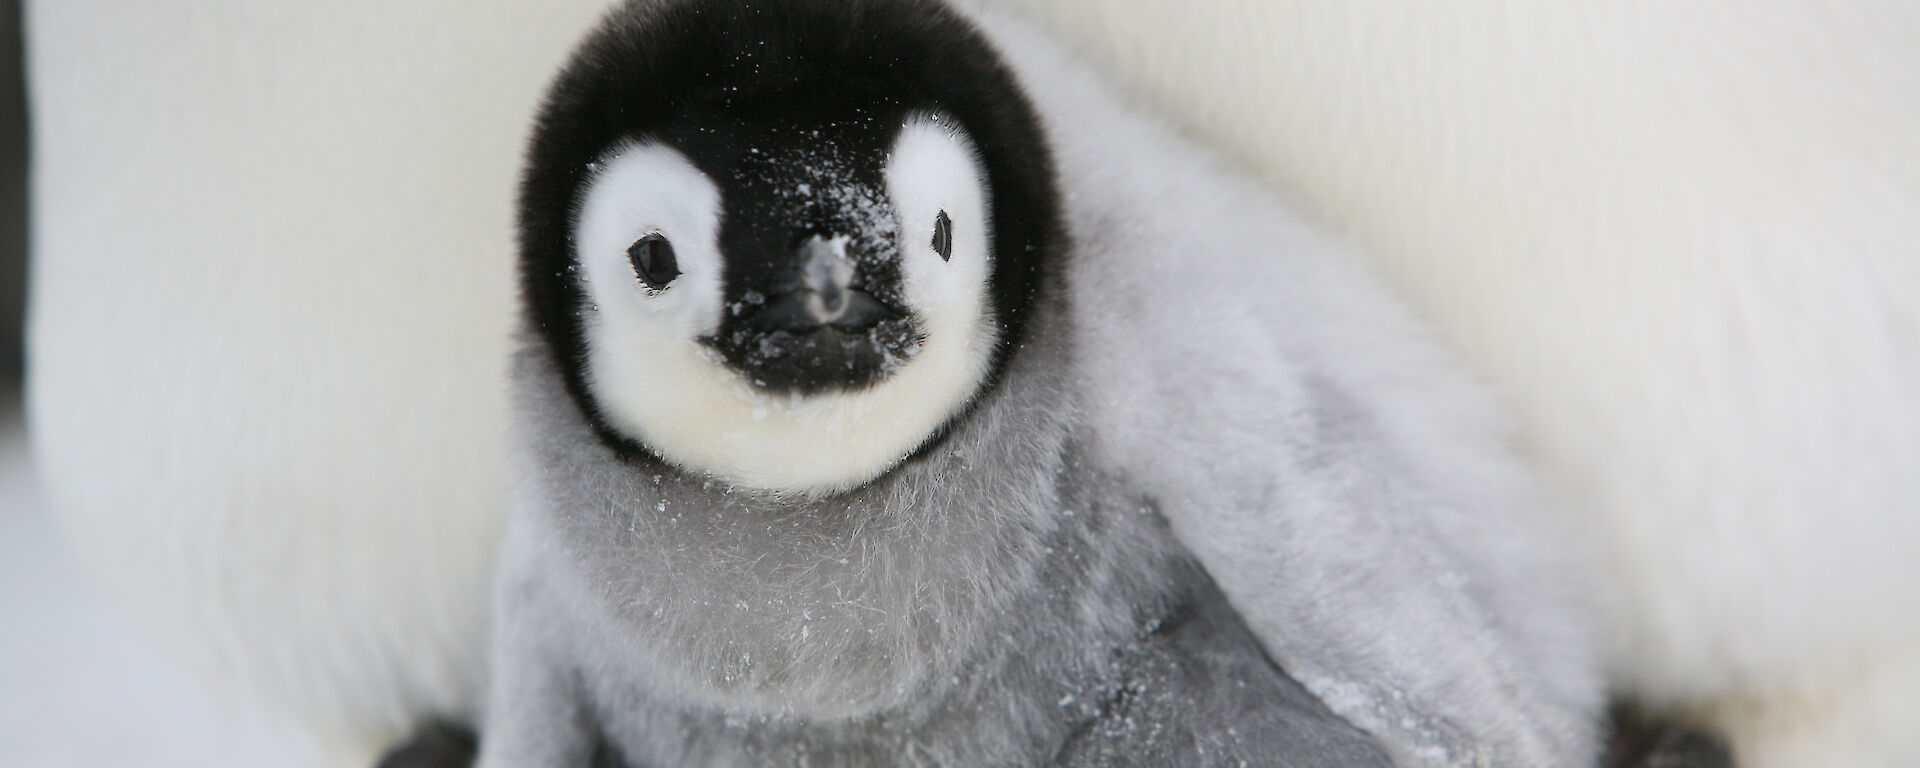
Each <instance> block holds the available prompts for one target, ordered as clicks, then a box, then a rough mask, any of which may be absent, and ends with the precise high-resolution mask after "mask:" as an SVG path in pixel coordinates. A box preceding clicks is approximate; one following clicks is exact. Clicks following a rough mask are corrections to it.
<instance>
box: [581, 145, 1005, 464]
mask: <svg viewBox="0 0 1920 768" xmlns="http://www.w3.org/2000/svg"><path fill="white" fill-rule="evenodd" d="M886 180H887V191H888V194H889V195H890V197H891V198H892V200H893V202H894V206H895V209H896V211H897V213H898V215H899V217H900V221H899V224H900V226H899V231H900V233H901V234H900V243H899V250H900V254H901V258H902V259H903V260H904V263H903V264H902V265H901V266H902V269H901V273H902V275H903V279H904V280H905V286H904V288H905V294H906V301H907V305H908V306H906V307H903V309H905V310H906V311H908V312H910V313H912V314H913V316H914V318H915V320H916V322H917V323H918V328H919V329H920V330H921V332H922V333H923V334H924V335H925V341H924V343H922V344H921V345H920V349H919V351H918V352H917V354H915V355H913V356H912V357H909V358H907V359H905V360H904V361H902V362H901V364H900V365H899V366H898V367H897V368H895V369H894V370H893V371H892V372H891V373H889V374H888V375H887V376H886V377H885V378H882V379H881V380H879V381H878V382H876V383H874V384H872V385H871V386H868V387H865V388H862V389H858V390H832V391H827V392H823V393H820V394H814V395H799V394H787V393H773V392H768V391H766V390H763V389H759V388H756V387H755V386H753V383H752V382H751V381H749V380H747V378H746V377H745V376H743V375H741V374H740V373H739V372H738V371H736V370H734V369H733V368H731V367H729V366H727V365H726V364H725V363H724V362H723V361H722V360H721V358H720V356H719V355H718V354H717V353H716V352H714V351H713V350H711V349H710V348H708V347H707V346H706V345H705V344H703V343H701V341H700V340H701V339H702V338H703V337H707V336H710V335H712V334H714V333H715V332H716V330H717V329H718V327H719V324H720V320H721V314H722V313H723V312H725V311H728V307H727V298H726V297H725V296H724V287H723V285H722V272H723V269H722V268H723V265H724V264H725V254H722V253H720V251H719V233H720V232H719V231H720V214H721V212H720V191H719V189H718V188H717V187H716V186H715V184H714V182H713V181H712V180H711V179H709V178H708V177H707V176H706V175H705V174H704V173H702V172H700V170H699V169H697V168H695V167H694V166H693V164H692V163H690V162H688V161H687V159H686V158H685V157H683V156H681V155H680V153H679V152H677V151H676V150H674V149H672V148H670V147H667V146H664V145H660V144H655V143H638V144H635V143H630V144H625V145H622V146H619V147H616V148H615V149H614V150H612V151H611V152H609V153H608V154H607V155H606V157H605V159H604V160H602V161H601V162H600V163H599V167H598V168H597V170H596V171H595V174H594V177H593V178H592V179H591V180H590V181H588V182H587V185H586V187H585V190H584V192H583V193H582V195H581V198H580V205H579V207H578V210H577V212H576V215H575V220H574V235H575V237H574V247H575V252H574V258H575V259H576V261H577V262H578V264H579V268H580V270H581V277H582V282H583V284H584V288H585V293H586V301H585V302H584V304H583V306H582V307H581V312H582V327H583V328H584V332H585V334H586V347H587V365H586V370H585V371H584V372H583V373H584V377H585V380H586V382H587V388H588V389H589V391H590V392H591V393H592V395H593V398H594V400H595V402H596V404H597V405H598V407H599V411H600V413H601V415H602V417H603V418H605V419H606V420H607V421H608V423H609V424H610V425H611V426H613V427H614V428H616V429H618V430H620V431H621V432H624V433H626V434H627V435H629V436H631V437H633V438H634V439H635V440H637V441H638V442H640V443H641V444H643V445H645V446H647V447H648V448H649V449H651V450H652V451H653V452H654V453H656V454H658V455H659V456H661V457H662V458H664V459H666V460H667V461H669V462H672V463H674V464H675V465H678V466H680V467H682V468H684V469H687V470H689V471H694V472H704V473H709V474H712V475H714V476H716V477H718V478H719V479H721V480H723V481H726V482H728V483H730V484H732V485H735V486H738V487H742V488H748V489H753V490H757V491H763V492H770V493H776V494H799V495H807V496H819V495H825V494H829V493H834V492H837V491H842V490H846V489H849V488H853V487H855V486H858V485H860V484H862V483H865V482H867V481H869V480H872V479H873V478H875V477H877V476H879V475H880V474H881V473H883V472H885V471H886V470H888V469H889V468H891V467H893V466H894V465H895V464H898V463H899V462H900V461H901V460H902V459H904V458H905V457H906V456H907V455H909V454H911V453H912V452H913V451H914V449H916V448H918V447H919V446H920V445H921V444H923V443H924V442H926V440H927V439H928V438H929V437H930V436H931V435H932V434H933V432H934V430H936V429H939V428H940V426H941V425H942V424H944V423H945V422H946V421H947V420H948V419H949V418H951V417H952V416H953V415H954V414H955V413H957V412H958V411H959V410H960V409H961V408H963V407H965V406H966V404H967V402H968V401H969V400H970V399H971V398H972V397H973V396H974V394H975V393H976V392H977V391H978V390H979V388H980V385H981V383H982V382H983V381H984V379H985V377H986V374H987V369H988V366H989V363H990V362H991V359H992V355H993V348H994V344H995V342H996V341H997V339H996V338H995V335H994V328H993V324H992V323H991V322H989V319H990V318H989V308H988V299H987V283H988V280H989V278H990V275H991V273H992V265H991V263H990V259H991V258H992V253H991V248H990V243H991V241H990V239H989V235H990V230H989V222H988V220H987V216H986V205H987V191H986V184H985V177H984V174H983V173H982V171H981V168H980V165H979V162H978V159H977V158H976V156H975V154H974V150H973V147H972V143H971V142H970V141H969V140H968V139H967V138H966V137H965V135H964V134H962V133H961V132H960V131H959V130H958V129H954V128H949V127H947V126H946V125H945V124H944V123H942V122H940V121H939V120H937V119H935V118H930V117H919V118H915V119H913V120H911V121H909V123H908V125H907V126H906V127H905V128H904V129H903V131H902V133H901V134H900V137H899V139H898V140H897V141H896V143H895V146H894V148H893V151H892V152H891V153H890V156H889V162H888V166H887V169H886ZM943 211H944V212H945V214H946V218H947V220H948V226H947V227H946V231H947V235H948V237H949V240H950V242H951V248H950V253H951V258H950V259H948V258H942V256H941V254H940V253H939V252H938V251H936V249H935V244H934V238H935V228H936V220H938V219H939V218H940V214H941V213H942V212H943ZM649 235H658V236H660V237H663V238H665V239H666V240H667V241H668V242H670V243H671V244H672V251H673V254H674V257H675V261H676V263H677V264H676V266H677V269H678V271H679V275H678V276H677V277H675V278H674V279H673V280H672V281H671V282H669V283H667V285H666V287H665V288H664V289H660V290H654V289H651V288H650V287H649V286H648V285H647V284H645V283H643V282H642V281H641V280H640V278H639V277H638V276H637V275H636V274H635V268H634V265H633V263H632V259H631V258H630V256H629V253H628V252H629V249H631V248H632V247H633V246H634V244H635V243H636V242H637V241H639V240H641V239H642V238H645V237H647V236H649Z"/></svg>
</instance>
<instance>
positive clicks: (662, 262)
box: [627, 232, 680, 291]
mask: <svg viewBox="0 0 1920 768" xmlns="http://www.w3.org/2000/svg"><path fill="white" fill-rule="evenodd" d="M627 259H628V260H630V261H632V262H633V274H635V275H637V276H639V278H640V282H643V283H646V284H647V287H648V288H651V289H653V290H656V291H663V290H666V288H667V284H668V283H671V282H673V279H674V278H676V277H679V276H680V262H679V261H678V260H676V259H674V258H673V243H670V242H667V238H666V236H664V235H662V234H660V233H658V232H654V233H652V234H649V235H647V236H646V237H643V238H640V239H639V240H635V241H634V242H633V247H631V248H628V249H627Z"/></svg>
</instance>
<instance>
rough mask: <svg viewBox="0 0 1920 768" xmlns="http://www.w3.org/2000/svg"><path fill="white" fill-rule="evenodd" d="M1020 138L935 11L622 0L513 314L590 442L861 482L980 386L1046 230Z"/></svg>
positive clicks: (985, 62)
mask: <svg viewBox="0 0 1920 768" xmlns="http://www.w3.org/2000/svg"><path fill="white" fill-rule="evenodd" d="M1052 183H1053V181H1052V178H1051V171H1050V165H1049V163H1048V160H1047V153H1046V150H1045V146H1044V142H1043V139H1042V137H1041V134H1040V130H1039V128H1038V125H1037V123H1036V122H1035V119H1034V117H1033V115H1032V112H1031V110H1030V108H1029V107H1028V106H1027V105H1026V103H1025V101H1024V98H1023V97H1022V96H1021V94H1020V92H1019V89H1018V87H1017V85H1016V84H1015V83H1014V81H1013V80H1012V78H1011V77H1010V76H1009V75H1008V74H1007V73H1006V72H1005V71H1004V70H1003V68H1002V67H1001V65H1000V64H999V63H998V57H997V55H996V54H995V53H994V52H993V51H992V50H991V48H989V47H988V45H987V44H986V43H985V42H984V40H982V39H981V38H980V37H979V35H978V33H977V32H975V31H974V30H973V29H972V27H971V26H970V25H969V24H968V23H967V22H966V21H964V20H963V19H960V18H959V17H957V16H954V15H953V14H952V13H951V12H949V11H947V10H946V9H945V8H944V6H940V5H937V4H934V3H921V2H900V1H898V0H892V1H883V0H854V1H852V2H845V3H818V2H808V1H807V0H753V1H752V2H749V1H748V0H684V1H682V2H669V3H664V4H662V3H648V4H643V3H635V4H631V5H629V6H627V7H625V8H623V9H621V10H619V11H616V12H615V14H614V15H613V16H612V17H611V18H610V20H609V22H608V23H607V24H606V25H605V26H603V27H602V29H601V30H600V31H599V32H598V33H596V34H595V35H594V36H592V37H590V38H589V39H588V41H587V42H586V43H585V44H583V46H582V48H581V50H580V52H579V53H577V54H576V56H575V58H574V60H573V62H572V64H571V65H570V66H569V67H568V69H567V70H566V72H564V73H563V74H562V76H561V78H560V80H559V82H558V83H557V84H556V85H555V86H554V90H553V93H552V95H551V96H550V98H549V101H548V104H547V106H546V109H545V111H544V112H543V114H542V116H541V120H540V122H539V125H538V126H537V128H536V132H535V137H534V142H533V149H532V152H531V155H530V159H529V168H528V172H527V178H526V181H525V184H524V186H523V191H522V199H521V227H522V275H521V276H522V281H523V283H524V286H523V287H524V288H525V294H526V296H527V299H528V312H529V319H530V320H531V321H532V324H533V325H534V327H535V328H536V329H538V330H539V331H540V334H539V338H540V340H542V341H543V342H544V343H545V344H547V345H548V346H549V347H550V348H552V349H553V350H554V351H555V352H556V354H555V358H556V359H558V360H559V361H560V362H561V368H562V369H563V374H564V375H565V376H566V377H567V379H568V391H569V393H570V394H571V396H572V397H573V398H574V399H575V400H576V402H577V403H578V404H579V405H580V406H581V407H582V409H583V411H584V412H585V413H586V414H587V415H588V416H589V418H590V419H591V420H592V421H593V423H594V425H595V426H596V429H597V432H598V434H599V435H600V438H601V439H602V440H603V441H606V442H609V443H611V444H612V445H614V446H615V447H616V448H618V449H621V450H623V451H625V452H627V453H629V454H630V455H633V456H635V457H636V458H641V459H645V458H651V459H657V460H664V461H666V462H668V463H670V464H673V465H676V466H678V467H680V468H682V469H685V470H688V471H693V472H699V473H706V474H710V475H713V476H717V477H718V478H720V479H722V480H724V481H726V482H729V483H732V484H734V485H737V486H743V487H747V488H752V489H756V490H761V491H768V492H774V493H799V494H805V495H816V496H817V495H823V494H827V493H832V492H835V491H840V490H845V489H848V488H852V487H854V486H857V485H859V484H861V483H864V482H867V481H869V480H871V479H873V478H874V477H876V476H878V475H880V474H881V473H883V472H885V471H887V470H888V469H889V468H891V467H893V466H895V465H897V464H898V463H899V462H901V461H902V460H905V459H907V458H909V457H910V456H912V455H913V454H914V453H915V452H916V451H919V450H921V449H923V448H924V447H926V446H927V445H929V444H931V442H933V441H935V440H936V439H937V438H938V436H939V435H940V434H941V433H942V432H943V431H944V429H945V428H946V427H947V426H948V425H949V424H950V423H951V422H952V421H953V420H954V419H955V418H958V417H960V416H961V415H962V414H963V413H964V412H965V411H966V410H967V407H968V405H969V404H970V403H971V402H972V401H973V400H975V399H976V398H977V397H979V396H980V394H981V393H982V392H983V391H985V390H986V389H987V388H988V387H990V386H991V385H992V383H993V382H994V380H995V378H996V376H997V374H998V372H999V371H1000V370H1001V369H1002V367H1003V366H1004V363H1005V360H1006V357H1007V354H1008V350H1009V349H1010V348H1011V346H1012V344H1013V343H1014V342H1017V340H1018V339H1019V337H1020V335H1021V334H1022V333H1023V331H1024V322H1023V320H1024V317H1025V315H1026V310H1027V307H1028V305H1029V304H1030V303H1031V302H1032V301H1033V300H1034V298H1035V293H1036V289H1037V287H1038V285H1039V275H1040V274H1041V271H1042V270H1041V261H1042V259H1043V258H1044V256H1045V255H1046V253H1047V252H1048V251H1050V250H1051V246H1052V243H1053V241H1054V240H1055V239H1056V234H1055V232H1056V230H1057V224H1056V223H1055V222H1056V218H1057V213H1056V212H1055V211H1054V202H1053V193H1052V187H1051V185H1052Z"/></svg>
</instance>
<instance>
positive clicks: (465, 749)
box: [374, 723, 479, 768]
mask: <svg viewBox="0 0 1920 768" xmlns="http://www.w3.org/2000/svg"><path fill="white" fill-rule="evenodd" d="M478 753H479V742H478V740H477V739H476V738H475V737H474V734H473V732H472V731H470V730H467V729H466V728H463V727H460V726H456V725H450V724H447V723H428V724H426V725H422V726H420V728H419V729H418V730H416V731H414V733H413V735H412V736H411V737H408V739H407V740H406V741H404V742H401V743H400V745H399V746H396V747H394V748H393V749H392V750H390V751H388V752H387V754H386V756H385V757H382V758H380V762H379V763H378V764H376V765H375V766H374V768H472V766H473V763H474V760H475V759H476V758H477V757H478Z"/></svg>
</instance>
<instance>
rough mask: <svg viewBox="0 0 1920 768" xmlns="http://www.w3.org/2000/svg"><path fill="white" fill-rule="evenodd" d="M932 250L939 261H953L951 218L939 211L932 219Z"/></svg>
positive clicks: (944, 212)
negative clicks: (938, 255)
mask: <svg viewBox="0 0 1920 768" xmlns="http://www.w3.org/2000/svg"><path fill="white" fill-rule="evenodd" d="M933 251H934V253H938V254H940V260H941V261H953V220H952V219H949V218H947V212H946V211H941V212H940V215H939V216H937V217H935V218H934V220H933Z"/></svg>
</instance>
